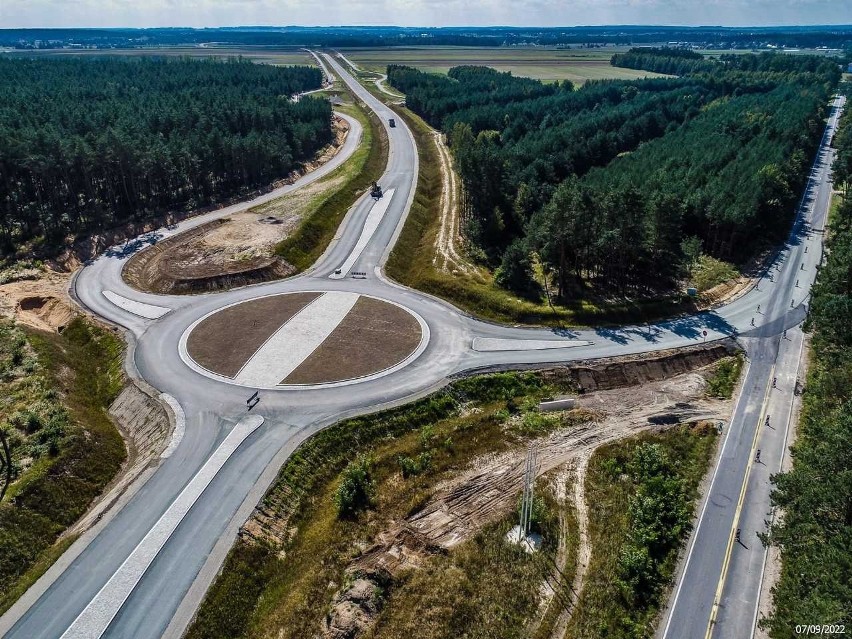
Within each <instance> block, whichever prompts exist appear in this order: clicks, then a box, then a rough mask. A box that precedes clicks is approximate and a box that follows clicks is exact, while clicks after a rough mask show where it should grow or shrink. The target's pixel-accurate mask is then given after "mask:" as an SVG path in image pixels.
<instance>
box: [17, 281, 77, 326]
mask: <svg viewBox="0 0 852 639" xmlns="http://www.w3.org/2000/svg"><path fill="white" fill-rule="evenodd" d="M70 281H71V276H70V274H69V273H56V272H54V271H51V270H44V271H42V272H41V274H40V275H39V278H38V279H34V280H22V281H19V282H9V283H8V284H3V285H0V316H3V317H10V318H14V319H15V320H16V321H18V322H20V323H21V324H25V325H27V326H30V327H32V328H36V329H39V330H42V331H61V330H62V329H63V328H65V327H66V326H67V325H68V323H69V322H70V321H71V320H72V319H73V318H74V317H75V315H77V313H78V311H77V310H76V308H75V307H74V306H73V304H72V302H71V298H70V297H69V296H68V285H69V282H70Z"/></svg>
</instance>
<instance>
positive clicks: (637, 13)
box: [0, 0, 852, 28]
mask: <svg viewBox="0 0 852 639" xmlns="http://www.w3.org/2000/svg"><path fill="white" fill-rule="evenodd" d="M841 7H842V8H841ZM850 22H852V5H850V4H849V3H847V2H838V0H568V1H566V0H514V1H513V0H372V1H371V0H324V1H322V2H317V1H316V0H283V1H282V0H278V1H274V0H145V1H144V2H139V1H138V0H0V25H3V26H4V27H7V28H15V27H162V26H188V27H205V26H210V27H213V26H239V25H288V24H302V25H311V26H313V25H346V24H351V25H401V26H458V25H496V24H499V25H518V26H571V25H594V24H677V25H688V24H713V25H730V26H736V25H750V26H758V25H766V24H770V25H771V24H839V23H846V24H848V23H850Z"/></svg>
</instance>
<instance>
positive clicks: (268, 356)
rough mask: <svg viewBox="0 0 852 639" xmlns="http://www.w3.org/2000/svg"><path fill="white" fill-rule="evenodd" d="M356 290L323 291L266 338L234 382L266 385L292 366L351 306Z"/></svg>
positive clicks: (281, 378)
mask: <svg viewBox="0 0 852 639" xmlns="http://www.w3.org/2000/svg"><path fill="white" fill-rule="evenodd" d="M359 297H361V295H360V294H359V293H343V292H339V291H333V292H328V293H324V294H323V295H320V296H319V297H318V298H316V299H315V300H314V301H313V302H311V303H310V304H308V305H307V306H305V308H303V309H302V310H301V311H299V312H298V313H296V314H295V315H294V316H293V317H291V318H290V321H288V322H287V323H286V324H284V325H283V326H282V327H281V328H279V329H278V330H277V331H275V333H273V334H272V336H271V337H270V338H269V339H268V340H266V342H265V343H264V344H263V346H261V347H260V348H259V349H257V351H256V352H255V354H254V355H252V356H251V358H249V360H248V361H247V362H246V363H245V364H244V365H243V367H242V369H241V370H240V372H239V373H237V374H236V376H235V377H234V381H235V382H236V383H237V384H242V385H245V386H254V387H258V388H269V387H271V386H275V385H277V384H278V383H279V382H281V381H282V380H284V379H285V378H286V377H287V376H288V375H289V374H290V373H292V372H293V371H294V370H296V369H297V368H298V367H299V366H300V365H301V364H302V362H304V361H305V360H306V359H307V358H308V357H309V356H310V354H311V353H313V352H314V351H315V350H316V349H317V348H318V347H319V345H320V344H322V343H323V342H324V341H325V339H326V338H327V337H328V336H329V335H331V333H332V331H334V329H335V328H337V325H338V324H340V322H342V321H343V318H344V317H346V315H347V314H348V313H349V311H351V310H352V307H353V306H355V302H357V301H358V298H359Z"/></svg>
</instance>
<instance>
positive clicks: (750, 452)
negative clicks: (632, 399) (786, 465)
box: [661, 97, 845, 639]
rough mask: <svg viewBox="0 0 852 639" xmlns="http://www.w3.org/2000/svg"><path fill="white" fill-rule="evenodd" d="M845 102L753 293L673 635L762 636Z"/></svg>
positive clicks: (671, 625) (668, 624) (678, 594)
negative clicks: (777, 475) (781, 474)
mask: <svg viewBox="0 0 852 639" xmlns="http://www.w3.org/2000/svg"><path fill="white" fill-rule="evenodd" d="M844 103H845V99H844V98H842V97H839V98H837V99H836V100H835V101H834V104H833V107H832V112H831V115H830V117H829V121H828V125H827V126H826V130H825V133H824V135H823V139H822V142H821V144H820V148H819V151H818V153H817V157H816V159H815V161H814V165H813V167H812V170H811V177H810V179H809V181H808V185H807V188H806V191H805V194H804V195H803V197H802V201H801V204H800V207H799V215H798V217H797V219H796V222H795V224H794V227H793V230H792V232H791V234H790V237H789V240H788V241H787V243H786V245H785V247H784V248H783V249H782V251H781V254H780V255H779V258H778V259H777V260H776V262H775V264H773V266H772V267H771V269H770V271H769V273H767V275H766V277H764V278H763V279H762V280H761V282H760V286H761V287H762V288H763V289H764V290H765V291H766V293H767V294H768V298H767V299H766V301H764V302H762V303H761V304H760V305H756V304H755V303H754V302H755V301H756V300H751V299H749V301H750V302H751V307H752V308H751V311H752V316H753V318H754V319H755V324H756V327H755V328H754V329H752V330H750V331H748V332H747V333H746V335H747V336H746V337H743V338H742V339H741V343H742V344H743V346H745V349H746V352H747V354H748V359H749V365H748V370H747V372H746V374H745V379H744V381H743V386H742V390H741V393H740V396H739V398H738V401H737V405H736V408H735V410H734V414H733V416H732V418H731V423H730V425H729V426H728V429H727V432H726V434H725V437H724V442H723V447H722V451H721V455H720V458H719V460H718V463H717V466H716V468H715V471H714V474H713V478H712V481H711V484H710V488H709V491H708V494H707V495H706V496H705V498H704V502H703V504H702V507H701V511H700V517H699V519H698V523H697V526H696V529H695V531H694V532H693V535H692V537H691V539H690V542H689V546H688V550H687V556H686V561H685V564H684V570H683V574H682V575H681V576H680V579H679V582H678V585H677V587H676V588H675V591H674V596H673V600H672V604H671V607H670V610H669V614H668V616H667V618H666V621H665V624H664V625H663V627H662V630H661V635H662V636H663V637H665V638H670V639H680V638H681V637H710V636H713V637H726V638H729V639H742V638H743V637H751V636H752V632H753V629H754V625H755V622H756V617H757V608H758V604H759V602H758V596H759V592H760V587H761V582H762V579H763V571H764V566H765V558H766V552H765V549H764V548H763V546H762V545H761V543H760V540H759V539H758V537H757V533H761V532H765V530H766V526H765V521H766V520H768V519H769V518H770V516H771V514H770V500H769V491H770V487H769V475H770V474H771V473H772V472H778V471H779V470H780V469H781V464H782V460H783V457H784V455H785V453H786V450H787V444H788V442H787V433H788V425H789V420H790V413H791V407H792V404H793V398H794V391H795V387H796V379H797V378H798V375H799V367H800V360H801V354H802V339H803V336H802V333H801V330H800V328H799V326H798V324H799V323H800V321H801V319H802V318H803V315H804V308H805V306H806V304H807V302H808V296H809V294H810V290H811V286H812V284H813V282H814V280H815V278H816V274H817V269H818V266H819V264H820V262H821V259H822V242H823V230H824V228H825V223H826V218H827V215H828V208H829V204H830V200H831V163H832V161H833V159H834V151H833V149H832V148H831V146H830V144H831V139H832V137H833V135H834V132H835V131H836V129H837V122H838V118H839V117H840V112H841V109H842V108H843V105H844ZM747 297H749V296H747ZM797 311H798V312H797ZM758 450H759V451H760V458H759V460H758V459H757V454H758ZM737 531H739V536H737Z"/></svg>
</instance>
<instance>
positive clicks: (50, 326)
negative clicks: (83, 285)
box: [16, 295, 75, 332]
mask: <svg viewBox="0 0 852 639" xmlns="http://www.w3.org/2000/svg"><path fill="white" fill-rule="evenodd" d="M16 315H17V316H18V319H19V320H20V321H21V322H23V323H25V324H28V325H30V326H33V327H35V328H40V329H43V330H45V329H46V330H51V331H58V332H62V330H63V329H64V328H65V327H66V326H68V324H69V323H70V322H71V320H72V319H74V315H75V312H74V310H73V309H72V308H71V307H70V306H69V305H68V304H66V303H65V302H63V301H62V300H60V299H58V298H56V297H43V296H40V295H36V296H31V297H24V298H22V299H21V300H20V301H19V302H18V308H17V309H16Z"/></svg>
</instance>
